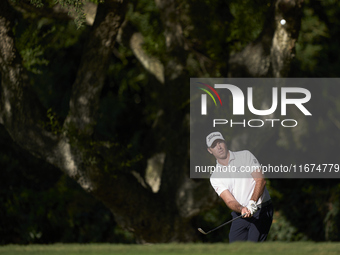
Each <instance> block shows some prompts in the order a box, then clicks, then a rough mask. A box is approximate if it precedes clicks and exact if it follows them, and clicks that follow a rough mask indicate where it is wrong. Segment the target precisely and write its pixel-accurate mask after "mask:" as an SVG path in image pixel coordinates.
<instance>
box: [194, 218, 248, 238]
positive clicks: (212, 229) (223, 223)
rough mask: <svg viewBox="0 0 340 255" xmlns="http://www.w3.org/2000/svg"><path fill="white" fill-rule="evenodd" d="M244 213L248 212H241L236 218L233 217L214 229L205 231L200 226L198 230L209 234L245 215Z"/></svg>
mask: <svg viewBox="0 0 340 255" xmlns="http://www.w3.org/2000/svg"><path fill="white" fill-rule="evenodd" d="M244 215H246V213H244V214H241V215H240V216H237V217H236V218H234V219H232V220H230V221H227V222H225V223H223V224H222V225H220V226H218V227H217V228H214V229H212V230H210V231H208V232H205V231H204V230H203V229H201V228H198V231H199V232H201V233H202V234H204V235H207V234H209V233H211V232H213V231H215V230H216V229H219V228H221V227H223V226H225V225H227V224H229V223H230V222H233V221H234V220H236V219H238V218H241V217H243V216H244Z"/></svg>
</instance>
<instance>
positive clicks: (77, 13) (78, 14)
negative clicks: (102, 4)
mask: <svg viewBox="0 0 340 255" xmlns="http://www.w3.org/2000/svg"><path fill="white" fill-rule="evenodd" d="M54 2H55V4H60V5H61V6H63V7H67V8H68V9H69V12H68V14H69V15H73V16H74V17H75V19H74V23H75V24H76V25H77V28H78V29H79V28H81V27H82V26H83V24H84V23H85V21H86V14H85V12H84V0H54Z"/></svg>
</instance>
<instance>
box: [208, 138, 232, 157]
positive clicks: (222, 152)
mask: <svg viewBox="0 0 340 255" xmlns="http://www.w3.org/2000/svg"><path fill="white" fill-rule="evenodd" d="M208 151H209V152H210V154H212V155H214V156H215V158H216V159H226V158H227V157H228V148H227V145H226V143H225V142H224V141H223V140H220V139H217V140H216V141H214V142H213V144H212V145H211V146H210V147H209V148H208Z"/></svg>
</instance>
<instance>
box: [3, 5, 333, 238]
mask: <svg viewBox="0 0 340 255" xmlns="http://www.w3.org/2000/svg"><path fill="white" fill-rule="evenodd" d="M302 2H303V1H302V0H273V1H269V0H268V1H257V0H256V1H236V0H235V1H234V0H232V1H218V0H212V1H208V0H200V1H193V0H185V1H177V0H170V1H169V0H155V1H154V2H153V1H147V0H142V1H125V0H120V1H118V0H105V1H79V0H73V1H61V0H60V1H57V4H55V1H40V0H35V1H28V0H15V1H12V0H2V1H1V2H0V38H1V40H0V76H1V92H0V93H1V101H0V123H1V124H2V125H3V126H4V128H5V129H6V130H7V132H8V133H9V135H10V136H11V137H12V139H13V141H14V142H15V143H17V144H18V145H19V146H20V147H22V148H23V149H24V150H26V151H28V152H29V153H31V154H32V155H34V156H35V157H38V158H40V159H41V160H44V161H46V162H47V163H49V164H52V165H53V166H55V167H56V168H58V169H60V170H61V171H62V172H63V173H64V174H66V175H67V176H69V177H71V178H72V179H74V180H75V181H76V182H77V183H79V185H80V187H82V189H84V190H85V191H87V192H89V193H90V194H92V195H93V196H94V197H95V198H97V199H98V200H99V201H101V202H102V203H103V204H104V205H105V206H106V207H107V208H109V209H110V210H111V212H112V213H113V215H114V218H115V221H116V222H117V223H118V224H119V225H120V226H121V227H122V228H124V229H126V230H128V231H130V232H132V233H133V234H134V235H135V237H136V240H137V241H138V242H170V241H194V240H197V239H198V238H199V237H198V233H196V232H197V231H196V230H195V229H196V226H195V224H196V223H195V222H196V221H197V219H198V217H201V213H202V212H203V211H204V210H207V209H210V208H212V207H213V206H216V204H217V203H218V198H217V196H216V194H215V193H214V191H213V190H212V189H211V187H210V184H209V182H208V181H206V180H193V179H190V178H189V172H188V167H189V103H190V102H189V78H190V77H227V76H228V77H287V76H289V75H291V76H311V75H312V76H327V74H328V73H329V76H336V75H337V69H336V67H337V65H338V62H339V61H338V60H337V57H336V56H332V54H331V52H332V50H334V49H333V48H332V47H335V44H330V41H331V39H330V38H335V36H337V35H338V31H337V28H336V27H338V26H335V27H333V26H332V24H333V23H336V24H337V23H338V22H339V21H338V19H337V16H336V14H337V12H338V11H339V7H338V6H336V9H333V8H332V4H331V3H330V2H331V1H329V3H328V2H325V3H321V2H318V1H312V0H310V1H307V2H306V3H305V6H303V5H302ZM319 7H320V8H319ZM84 14H86V16H84ZM282 19H284V20H286V22H287V23H286V25H282V24H281V23H280V21H281V20H282ZM301 20H302V21H303V22H302V23H301ZM315 24H319V29H318V30H317V31H314V30H313V28H312V27H313V25H315ZM77 26H78V27H77ZM300 31H302V32H303V33H304V35H306V34H308V33H311V35H310V36H304V37H301V33H300ZM299 33H300V38H299ZM299 42H301V43H300V44H299ZM320 45H329V47H330V48H327V47H324V48H322V47H323V46H320ZM320 47H321V48H320ZM296 50H300V53H299V54H300V55H299V54H297V53H296ZM316 52H317V53H319V54H318V55H316ZM296 54H297V57H296ZM331 56H332V57H333V58H334V59H333V60H332V62H333V64H332V68H334V70H333V71H329V70H327V68H325V67H323V68H322V66H320V65H319V64H318V63H326V61H329V59H330V57H331ZM306 59H307V61H306ZM309 59H310V61H308V60H309ZM313 61H314V62H313ZM292 66H293V67H294V68H293V69H292V68H291V67H292ZM315 70H317V74H320V75H315V73H314V71H315ZM336 93H337V91H336ZM331 94H332V93H331V92H328V94H326V96H329V95H331ZM333 102H334V101H332V103H333ZM339 112H340V109H339V106H337V108H335V110H334V114H335V115H337V114H339ZM337 131H338V130H337ZM325 132H326V131H325ZM309 135H311V134H309ZM288 136H289V135H287V137H288ZM270 137H271V139H272V140H270V141H268V140H267V141H266V142H270V143H273V144H275V143H276V141H278V140H280V137H278V134H271V136H270ZM293 140H294V139H290V140H289V141H293ZM323 145H324V144H323ZM275 149H277V148H275ZM279 149H284V148H279ZM259 152H260V151H259ZM270 183H271V184H272V186H273V187H272V189H273V190H274V189H275V187H276V188H277V189H278V190H279V191H280V192H282V194H284V192H287V190H285V189H284V188H285V187H286V186H284V185H283V184H282V182H276V181H275V180H273V181H271V182H270ZM325 183H326V182H325ZM328 184H329V185H331V186H333V185H334V183H333V182H332V181H329V183H326V184H323V185H328ZM304 185H306V187H308V185H310V186H313V185H316V184H315V183H309V182H308V183H304ZM338 189H339V188H334V189H333V190H332V191H329V192H333V193H332V194H334V192H336V191H337V190H338ZM329 192H325V193H324V194H322V196H320V197H328V198H329V194H330V193H329ZM286 195H287V196H289V194H286ZM302 197H303V196H301V198H302ZM329 199H330V201H329V203H331V204H332V203H333V202H334V201H335V198H334V197H331V198H329ZM321 207H322V205H320V208H321ZM279 209H281V208H279ZM316 210H318V209H316ZM323 217H326V216H325V215H323ZM327 217H328V220H329V222H330V223H329V224H331V223H332V222H338V221H336V219H337V218H336V217H339V216H338V214H334V215H331V216H329V215H328V216H327ZM332 217H333V218H332ZM297 225H298V224H297ZM298 228H300V226H298ZM301 229H302V227H301ZM299 230H300V229H299ZM336 231H337V230H334V231H333V230H329V231H328V232H327V231H326V232H327V233H328V234H327V235H330V236H332V235H333V234H334V233H336ZM313 235H314V234H310V235H309V237H312V238H314V236H313ZM325 235H326V234H323V236H325ZM333 236H334V235H333ZM317 238H319V237H317ZM332 238H333V237H332ZM332 238H329V240H331V239H332ZM335 238H338V237H335Z"/></svg>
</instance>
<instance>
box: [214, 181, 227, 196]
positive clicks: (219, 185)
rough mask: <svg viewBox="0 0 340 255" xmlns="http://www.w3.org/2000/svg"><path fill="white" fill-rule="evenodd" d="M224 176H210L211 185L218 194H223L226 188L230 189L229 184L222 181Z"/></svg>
mask: <svg viewBox="0 0 340 255" xmlns="http://www.w3.org/2000/svg"><path fill="white" fill-rule="evenodd" d="M222 180H223V179H222V178H210V183H211V186H212V187H213V188H214V190H215V192H216V193H217V195H219V196H220V195H221V193H222V192H223V191H225V190H226V189H228V190H229V187H228V184H227V183H226V182H223V181H222Z"/></svg>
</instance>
